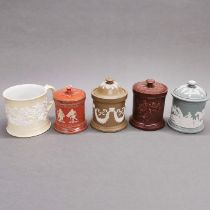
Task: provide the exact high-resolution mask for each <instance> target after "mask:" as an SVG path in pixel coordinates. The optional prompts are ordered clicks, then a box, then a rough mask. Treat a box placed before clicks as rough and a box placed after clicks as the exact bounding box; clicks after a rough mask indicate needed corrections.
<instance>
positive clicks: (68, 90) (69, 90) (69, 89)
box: [65, 85, 72, 95]
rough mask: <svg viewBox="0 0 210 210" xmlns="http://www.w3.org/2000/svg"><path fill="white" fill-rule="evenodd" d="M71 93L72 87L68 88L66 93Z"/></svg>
mask: <svg viewBox="0 0 210 210" xmlns="http://www.w3.org/2000/svg"><path fill="white" fill-rule="evenodd" d="M71 91H72V85H69V86H67V87H66V91H65V92H66V93H67V94H69V95H70V94H71Z"/></svg>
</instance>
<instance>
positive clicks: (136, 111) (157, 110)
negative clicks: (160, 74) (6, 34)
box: [130, 79, 168, 131]
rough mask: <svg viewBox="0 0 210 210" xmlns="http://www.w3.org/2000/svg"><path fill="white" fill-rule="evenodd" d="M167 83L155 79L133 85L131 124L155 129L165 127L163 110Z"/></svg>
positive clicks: (139, 127)
mask: <svg viewBox="0 0 210 210" xmlns="http://www.w3.org/2000/svg"><path fill="white" fill-rule="evenodd" d="M167 91H168V88H167V86H166V85H164V84H161V83H159V82H156V81H155V80H153V79H147V80H146V81H142V82H137V83H136V84H134V85H133V115H132V116H131V118H130V124H131V125H133V126H134V127H136V128H138V129H143V130H148V131H150V130H151V131H154V130H158V129H161V128H163V127H164V125H165V121H164V119H163V112H164V106H165V97H166V94H167Z"/></svg>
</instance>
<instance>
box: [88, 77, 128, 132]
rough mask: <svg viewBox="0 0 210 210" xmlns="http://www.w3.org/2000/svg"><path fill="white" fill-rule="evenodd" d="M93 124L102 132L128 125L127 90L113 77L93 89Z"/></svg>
mask: <svg viewBox="0 0 210 210" xmlns="http://www.w3.org/2000/svg"><path fill="white" fill-rule="evenodd" d="M92 98H93V118H92V121H91V126H92V127H93V128H95V129H97V130H99V131H102V132H117V131H120V130H122V129H124V128H125V127H127V120H126V119H125V100H126V98H127V91H126V90H125V89H123V88H121V87H120V86H119V85H118V83H117V82H116V81H114V80H112V79H111V78H108V79H106V81H104V82H102V83H101V85H100V86H99V87H97V88H95V89H94V90H93V91H92Z"/></svg>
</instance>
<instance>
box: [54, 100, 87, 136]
mask: <svg viewBox="0 0 210 210" xmlns="http://www.w3.org/2000/svg"><path fill="white" fill-rule="evenodd" d="M55 107H56V110H55V112H56V121H55V125H54V127H55V129H56V130H57V131H59V132H61V133H66V134H71V133H78V132H81V131H83V130H85V129H86V128H87V122H86V120H85V99H84V100H81V101H78V102H74V103H66V102H62V101H55Z"/></svg>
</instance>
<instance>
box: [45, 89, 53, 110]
mask: <svg viewBox="0 0 210 210" xmlns="http://www.w3.org/2000/svg"><path fill="white" fill-rule="evenodd" d="M44 89H45V90H46V92H48V91H49V90H51V91H52V94H53V93H54V91H55V88H54V87H53V86H51V85H45V86H44ZM53 104H54V101H53V100H51V101H49V102H48V105H47V111H48V112H49V111H50V109H51V108H52V105H53Z"/></svg>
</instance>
